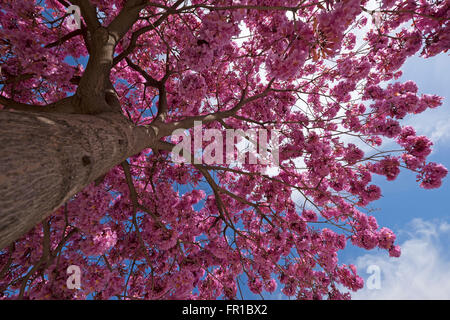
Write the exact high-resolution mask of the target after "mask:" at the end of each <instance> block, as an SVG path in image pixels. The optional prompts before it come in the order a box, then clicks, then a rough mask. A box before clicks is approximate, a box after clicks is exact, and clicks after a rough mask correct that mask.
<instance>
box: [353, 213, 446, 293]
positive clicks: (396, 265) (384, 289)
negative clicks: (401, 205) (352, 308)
mask: <svg viewBox="0 0 450 320" xmlns="http://www.w3.org/2000/svg"><path fill="white" fill-rule="evenodd" d="M402 234H406V235H407V236H408V237H409V240H406V241H405V242H403V243H402V244H401V247H402V256H401V257H400V258H390V257H388V255H387V254H386V253H385V252H383V254H380V253H378V254H366V255H364V256H361V257H358V258H357V259H356V263H355V265H356V266H357V268H358V270H359V274H360V275H361V276H362V277H364V278H365V282H366V284H365V287H364V288H363V289H362V290H360V291H358V292H356V293H352V298H353V299H370V300H372V299H374V300H377V299H386V300H398V299H408V300H415V299H445V300H446V299H450V257H449V255H448V252H446V251H447V250H446V248H448V239H449V238H448V236H449V234H450V225H449V223H447V222H442V221H441V222H436V221H434V222H429V221H424V220H422V219H414V220H413V221H412V222H411V223H410V224H409V225H408V230H407V231H402V232H400V233H399V235H402ZM370 265H376V266H378V267H379V268H380V270H381V288H380V289H369V288H368V287H367V283H368V281H367V280H368V278H369V277H370V276H371V275H370V274H368V273H365V272H366V270H367V268H368V267H369V266H370ZM365 276H367V277H365Z"/></svg>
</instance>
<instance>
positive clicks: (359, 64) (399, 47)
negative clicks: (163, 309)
mask: <svg viewBox="0 0 450 320" xmlns="http://www.w3.org/2000/svg"><path fill="white" fill-rule="evenodd" d="M1 3H2V7H1V10H0V23H1V28H0V33H1V39H2V40H1V43H0V58H1V62H0V63H1V72H2V73H1V80H0V81H1V82H0V83H1V95H0V103H1V105H3V110H0V146H1V148H0V150H1V151H0V159H1V161H0V169H1V170H0V248H1V249H2V251H1V252H0V288H1V289H0V292H1V294H2V295H3V298H29V299H48V298H58V299H84V298H86V297H94V298H95V299H107V298H110V297H113V296H117V297H119V298H121V299H122V298H123V299H168V298H173V299H186V298H189V299H190V298H200V299H215V298H218V297H220V296H223V297H225V298H229V299H231V298H234V297H237V296H239V295H241V294H242V293H240V291H241V290H240V289H241V287H240V283H241V282H242V281H246V282H247V285H248V287H249V288H250V290H251V291H252V292H254V293H256V294H260V293H262V292H264V291H267V292H273V291H274V290H276V287H277V286H281V290H282V292H283V293H284V294H286V295H288V296H295V297H296V298H299V299H303V298H305V299H312V298H314V299H317V298H330V299H342V298H349V297H350V295H349V294H348V293H343V292H341V291H340V290H339V288H338V286H339V285H341V286H342V287H344V288H348V289H350V290H357V289H359V288H361V287H362V285H363V281H362V279H361V278H360V277H359V276H358V274H357V272H356V269H355V267H354V266H353V265H350V266H347V265H341V264H339V262H338V260H337V252H338V251H339V250H343V249H344V248H345V246H346V244H347V243H348V242H351V243H352V244H353V245H356V246H359V247H362V248H365V249H373V248H375V247H379V248H382V249H386V250H387V251H388V252H389V255H390V256H393V257H398V256H399V255H400V248H399V247H398V246H397V245H395V235H394V233H393V232H392V231H391V230H389V229H388V228H385V227H382V228H380V227H379V226H378V224H377V221H376V218H375V217H374V216H373V215H371V211H370V208H369V207H368V205H369V204H370V202H372V201H374V200H377V199H379V198H380V196H381V190H380V188H379V187H378V186H376V185H374V184H371V183H370V182H371V176H372V175H373V174H378V175H384V176H386V178H387V180H394V179H395V178H396V177H397V175H398V173H399V172H400V168H404V169H406V170H411V171H413V172H416V173H417V178H418V181H420V186H421V187H423V188H425V189H430V188H437V187H439V186H440V185H441V180H442V178H443V177H445V176H446V174H447V170H446V168H445V167H443V166H442V165H440V164H436V163H433V162H427V161H426V158H427V156H428V155H429V154H430V152H431V145H432V143H431V141H430V140H429V139H428V138H427V137H424V136H418V135H416V133H415V131H414V129H413V128H412V127H409V126H402V125H401V123H400V122H401V119H403V118H404V117H405V116H407V115H410V114H417V113H420V112H423V111H424V110H426V109H427V108H435V107H438V106H439V105H441V98H440V97H437V96H435V95H427V94H422V95H420V94H418V88H417V86H416V85H415V84H414V83H413V82H411V81H408V82H405V83H401V82H396V79H398V77H399V76H400V75H401V71H399V69H400V67H401V66H402V64H403V63H404V62H405V60H406V59H407V57H409V56H412V55H414V54H416V53H418V52H420V54H421V55H422V56H423V57H424V58H426V57H430V56H433V55H436V54H439V53H441V52H446V51H447V49H448V48H449V47H450V38H449V35H450V32H449V22H448V21H449V15H450V10H449V7H450V4H449V3H448V1H442V0H433V1H428V0H417V1H416V0H383V1H381V2H380V3H372V2H368V1H366V0H341V1H335V0H301V1H300V0H242V1H237V0H235V1H232V0H218V1H210V0H191V1H183V0H177V1H175V0H156V1H144V0H127V1H124V0H116V1H100V0H70V1H69V0H58V1H56V0H46V1H32V0H21V1H8V0H2V2H1ZM71 5H75V6H77V7H70V10H69V11H68V10H67V9H68V8H69V6H71ZM73 8H79V12H80V13H81V17H79V16H78V13H77V11H76V10H73V11H72V9H73ZM74 18H75V23H74V24H73V23H72V24H71V19H72V20H73V19H74ZM78 18H79V19H78ZM77 19H78V20H79V21H78V20H77ZM84 61H87V64H85V63H84ZM198 122H200V123H201V127H200V129H198V126H197V127H195V128H194V125H195V124H196V123H198ZM177 129H183V130H187V131H189V132H190V136H193V135H195V134H194V131H195V130H200V132H202V131H203V132H204V133H206V132H207V131H208V130H211V129H215V131H214V132H215V133H219V134H223V135H224V136H225V135H226V132H227V130H231V129H241V130H243V131H246V132H248V131H247V130H267V131H268V132H270V131H272V132H275V131H277V132H279V133H280V137H279V145H277V146H275V147H276V148H279V159H278V160H279V167H278V171H276V170H275V171H276V172H275V173H274V172H273V169H274V168H273V163H272V164H270V163H248V161H247V162H245V161H244V162H241V163H236V162H233V163H228V162H226V163H225V162H222V163H220V162H216V163H205V162H198V161H197V162H195V161H187V162H185V163H180V162H177V161H173V158H172V153H171V151H172V150H173V147H174V146H176V145H177V143H178V144H179V143H181V142H180V141H179V140H178V139H175V138H174V136H172V133H173V132H175V131H176V130H177ZM183 130H182V131H183ZM177 131H178V132H179V131H180V130H177ZM244 135H245V134H244ZM246 138H247V140H251V139H249V137H248V136H246ZM383 138H384V139H392V140H393V141H395V142H396V143H397V144H398V148H396V149H394V150H384V149H380V148H381V147H380V146H381V144H382V139H383ZM216 139H218V138H216ZM233 139H234V138H233ZM260 140H261V139H260V138H257V139H256V141H255V140H252V141H250V144H251V143H255V142H256V143H259V142H261V141H260ZM195 143H196V142H195V141H194V144H195ZM209 143H210V141H203V144H201V143H200V147H203V148H205V147H206V146H208V145H209ZM197 146H198V145H197ZM363 146H364V149H368V150H369V151H365V152H364V151H363V150H362V148H363ZM275 147H274V146H272V148H275ZM378 147H380V148H378ZM222 151H223V155H224V157H225V155H226V154H227V150H225V149H223V150H222V149H220V148H215V150H214V153H215V155H218V154H222ZM195 152H196V149H195V146H194V149H192V154H188V156H187V159H185V160H192V159H193V158H194V157H193V155H195ZM234 152H242V150H239V149H237V150H235V151H233V152H232V153H234ZM229 153H230V152H229V151H228V154H229ZM248 157H249V156H248ZM247 160H248V159H247ZM299 199H300V202H299ZM71 265H75V266H79V267H80V269H81V277H82V281H81V289H80V290H72V289H69V288H67V286H66V280H67V277H68V275H67V272H66V271H67V268H68V267H69V266H71ZM194 289H196V290H194Z"/></svg>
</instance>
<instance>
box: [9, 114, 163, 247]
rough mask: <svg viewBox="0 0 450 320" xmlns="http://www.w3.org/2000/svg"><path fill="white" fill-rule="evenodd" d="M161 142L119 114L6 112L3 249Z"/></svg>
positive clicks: (144, 128) (146, 130)
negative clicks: (75, 196) (94, 184)
mask: <svg viewBox="0 0 450 320" xmlns="http://www.w3.org/2000/svg"><path fill="white" fill-rule="evenodd" d="M155 143H157V138H156V137H155V133H154V131H153V129H151V128H147V127H137V126H135V125H133V124H132V123H131V122H130V121H128V119H126V118H125V117H123V115H121V114H117V113H102V114H99V115H85V114H62V113H61V114H56V113H55V114H48V113H30V112H21V111H19V112H16V111H5V110H3V111H0V249H2V248H5V247H6V246H8V245H9V244H10V243H12V242H13V241H15V240H17V239H18V238H20V237H21V236H23V235H24V234H25V233H26V232H28V231H29V230H31V229H32V228H33V227H34V226H36V224H38V223H40V222H41V221H42V219H44V218H45V217H47V216H48V215H49V214H50V213H52V212H53V211H54V210H56V209H57V208H59V207H60V206H61V205H62V204H64V203H65V202H66V201H67V200H69V199H70V198H71V197H72V196H74V195H75V194H76V193H77V192H79V191H81V190H82V189H83V188H84V187H86V186H87V185H88V184H89V183H91V182H93V181H94V180H95V179H96V178H98V177H99V176H101V175H103V174H105V173H107V172H108V171H109V170H110V169H111V168H112V167H114V166H116V165H118V164H120V163H121V162H122V161H124V160H126V159H127V158H128V157H130V156H133V155H135V154H137V153H139V152H140V151H142V150H143V149H146V148H150V147H152V145H154V144H155Z"/></svg>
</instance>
